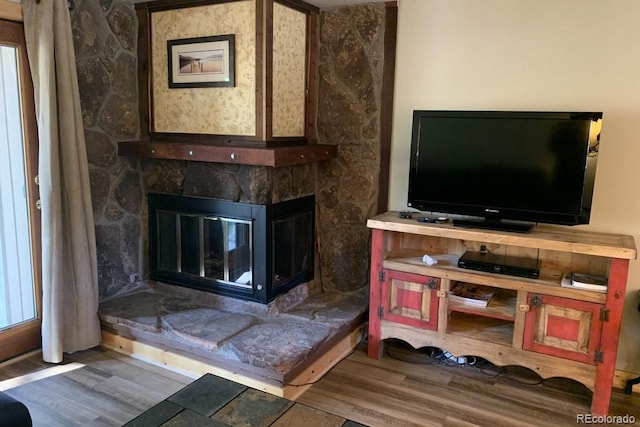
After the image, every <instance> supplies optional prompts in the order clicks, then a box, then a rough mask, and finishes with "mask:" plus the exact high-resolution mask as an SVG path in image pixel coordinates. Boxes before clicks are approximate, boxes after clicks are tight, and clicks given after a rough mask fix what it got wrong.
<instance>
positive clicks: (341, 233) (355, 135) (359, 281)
mask: <svg viewBox="0 0 640 427" xmlns="http://www.w3.org/2000/svg"><path fill="white" fill-rule="evenodd" d="M384 15H385V6H384V4H365V5H359V6H349V7H340V8H336V9H326V10H323V11H321V16H320V50H319V58H318V62H319V91H318V93H319V99H318V118H317V129H318V142H319V143H322V144H340V156H339V158H338V159H336V160H332V161H330V162H324V163H321V164H320V165H319V178H318V184H319V192H318V203H319V211H320V215H319V228H320V232H319V233H318V234H319V235H320V236H321V238H322V240H321V242H320V244H321V245H320V259H321V267H322V268H321V273H322V276H323V283H324V284H325V286H327V287H334V288H336V289H340V290H349V289H354V288H357V287H361V286H364V285H366V284H367V283H368V271H369V269H368V266H369V235H370V233H369V230H368V229H367V227H366V221H367V218H368V217H370V216H372V215H374V214H376V213H377V197H378V174H379V167H380V166H379V165H380V102H381V101H380V100H381V90H382V68H383V65H384V58H383V53H384V45H383V42H384Z"/></svg>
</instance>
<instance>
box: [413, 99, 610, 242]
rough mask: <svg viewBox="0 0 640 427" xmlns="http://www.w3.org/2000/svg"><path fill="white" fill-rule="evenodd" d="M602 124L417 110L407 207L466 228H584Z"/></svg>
mask: <svg viewBox="0 0 640 427" xmlns="http://www.w3.org/2000/svg"><path fill="white" fill-rule="evenodd" d="M601 126H602V113H598V112H532V111H432V110H428V111H427V110H416V111H414V113H413V129H412V130H413V132H412V137H411V161H410V173H409V192H408V206H409V207H412V208H414V209H418V210H420V211H429V212H435V213H448V214H455V215H454V216H455V218H454V221H453V223H454V225H458V226H466V227H480V228H488V229H498V230H511V231H519V232H527V231H528V230H529V229H530V228H531V226H532V225H534V224H535V223H553V224H565V225H576V224H587V223H588V222H589V216H590V213H591V199H592V195H593V183H594V179H595V168H596V163H597V155H598V148H599V140H600V128H601ZM460 217H462V218H460ZM469 217H472V218H469ZM473 217H475V218H473Z"/></svg>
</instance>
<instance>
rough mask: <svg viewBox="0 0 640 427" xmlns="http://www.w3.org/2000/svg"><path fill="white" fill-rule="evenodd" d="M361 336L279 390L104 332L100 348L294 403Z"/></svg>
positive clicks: (358, 330)
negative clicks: (217, 379) (226, 382)
mask: <svg viewBox="0 0 640 427" xmlns="http://www.w3.org/2000/svg"><path fill="white" fill-rule="evenodd" d="M363 334H364V325H360V326H358V327H357V328H355V329H354V330H353V331H352V332H351V333H350V334H349V335H347V336H346V337H344V338H343V339H342V340H340V341H339V342H338V343H337V344H336V345H334V346H333V347H332V348H330V349H329V350H328V351H327V352H326V353H325V354H323V355H322V356H321V357H319V358H318V360H316V361H315V362H314V363H312V364H311V365H309V366H308V367H307V368H306V369H305V370H303V371H302V372H301V373H300V374H299V375H298V376H296V377H295V378H294V379H293V380H292V381H291V382H290V383H289V384H284V385H282V386H281V385H276V384H273V383H270V382H267V381H262V380H259V379H256V378H252V377H249V376H246V375H242V374H239V373H237V372H234V371H232V370H229V369H224V368H220V367H216V366H213V365H210V364H208V363H205V362H202V361H200V360H196V359H192V358H189V357H188V356H184V355H180V354H177V353H175V352H172V351H168V350H164V349H162V348H160V347H156V346H153V345H149V344H145V343H141V342H138V341H135V340H132V339H129V338H125V337H123V336H120V335H116V334H114V333H111V332H108V331H104V330H103V331H102V342H101V343H100V345H101V346H102V347H104V348H107V349H109V350H113V351H116V352H118V353H122V354H126V355H128V356H131V357H134V358H136V359H140V360H144V361H146V362H149V363H152V364H155V365H159V366H164V367H166V368H168V369H171V370H174V371H177V372H182V373H185V374H186V375H189V376H193V377H200V376H202V375H204V374H205V373H210V374H213V375H217V376H219V377H222V378H226V379H228V380H230V381H234V382H237V383H239V384H243V385H246V386H248V387H251V388H255V389H257V390H261V391H264V392H266V393H269V394H273V395H275V396H278V397H284V398H285V399H289V400H295V399H297V398H298V397H299V396H300V395H302V393H304V392H305V391H306V390H307V389H308V388H309V387H311V386H312V385H313V384H314V383H315V382H317V381H319V380H320V379H321V378H322V377H323V376H324V374H326V373H327V372H328V371H329V370H330V369H331V368H333V367H334V366H335V365H336V364H337V363H338V362H340V361H341V360H342V359H344V358H345V357H347V356H348V355H349V354H350V353H351V352H352V351H353V350H354V349H355V348H356V346H357V345H358V343H359V342H360V340H361V338H362V336H363Z"/></svg>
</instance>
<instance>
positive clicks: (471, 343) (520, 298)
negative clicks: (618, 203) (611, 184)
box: [367, 212, 636, 415]
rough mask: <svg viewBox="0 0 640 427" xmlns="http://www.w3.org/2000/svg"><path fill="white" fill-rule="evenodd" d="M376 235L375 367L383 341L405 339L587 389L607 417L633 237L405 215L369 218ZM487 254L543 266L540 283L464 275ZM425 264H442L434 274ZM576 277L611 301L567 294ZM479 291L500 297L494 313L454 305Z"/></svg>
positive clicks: (372, 295) (372, 296) (490, 308)
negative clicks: (597, 280)
mask: <svg viewBox="0 0 640 427" xmlns="http://www.w3.org/2000/svg"><path fill="white" fill-rule="evenodd" d="M367 226H368V227H369V228H370V229H371V279H370V287H369V337H368V340H369V357H372V358H379V357H380V356H381V355H382V350H383V345H384V340H385V339H387V338H397V339H401V340H403V341H405V342H407V343H409V344H411V346H413V347H414V348H416V349H417V348H421V347H438V348H441V349H444V350H446V351H448V352H450V353H451V354H453V355H455V356H462V355H468V356H471V355H473V356H479V357H483V358H485V359H487V360H489V361H491V362H492V363H494V364H496V365H499V366H507V365H519V366H524V367H527V368H529V369H531V370H532V371H534V372H536V373H537V374H538V375H540V377H541V378H543V379H546V378H551V377H566V378H571V379H573V380H575V381H578V382H581V383H582V384H584V385H585V386H586V387H588V388H589V389H590V390H592V391H593V398H592V401H591V413H592V414H595V415H607V412H608V409H609V400H610V398H611V392H612V385H613V379H614V374H615V364H616V355H617V351H618V340H619V334H620V326H621V321H622V309H623V306H624V298H625V292H626V286H627V273H628V269H629V260H631V259H635V258H636V247H635V242H634V239H633V237H632V236H627V235H619V234H605V233H593V232H585V231H584V230H578V229H576V228H575V227H559V226H555V227H554V226H548V225H538V226H536V227H535V228H534V229H533V230H532V231H531V232H530V233H528V234H521V233H506V232H497V231H487V230H478V229H472V228H459V227H454V226H452V225H451V224H450V223H443V224H434V223H421V222H417V221H415V220H411V219H404V218H398V212H387V213H384V214H382V215H378V216H376V217H373V218H370V219H369V220H368V222H367ZM483 246H484V247H486V249H487V250H488V251H489V252H490V253H491V254H495V255H497V256H498V255H504V256H505V257H519V258H527V259H532V260H535V259H537V260H538V263H539V275H538V277H535V278H533V277H518V276H511V275H504V274H495V273H493V272H488V271H477V270H469V269H463V268H459V267H458V259H459V258H460V256H461V255H462V254H463V253H464V252H465V251H473V252H478V251H481V248H482V247H483ZM425 254H427V255H429V256H430V257H432V258H434V259H435V260H437V261H438V262H437V263H436V264H433V265H427V264H425V263H424V262H423V256H424V255H425ZM570 272H580V273H587V274H593V275H597V276H604V277H607V278H608V284H607V291H606V292H599V291H592V290H584V289H578V288H572V287H565V286H562V285H561V280H562V277H563V276H564V275H565V274H567V273H570ZM458 285H459V286H458ZM474 286H481V287H482V288H483V289H484V290H483V291H482V293H484V295H490V296H491V298H490V299H489V302H488V304H486V305H485V306H479V305H478V304H477V302H476V301H471V302H469V301H464V299H462V301H461V299H460V298H459V297H460V296H464V295H460V294H458V298H451V297H450V295H452V294H454V293H455V289H460V288H470V287H474ZM487 290H488V291H487ZM434 393H437V390H436V391H434ZM585 412H587V408H585Z"/></svg>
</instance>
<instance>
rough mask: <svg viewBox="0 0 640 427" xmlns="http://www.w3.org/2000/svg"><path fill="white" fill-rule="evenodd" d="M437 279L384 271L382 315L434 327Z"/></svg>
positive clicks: (386, 317)
mask: <svg viewBox="0 0 640 427" xmlns="http://www.w3.org/2000/svg"><path fill="white" fill-rule="evenodd" d="M439 285H440V280H439V279H436V278H433V277H428V276H420V275H417V274H409V273H403V272H399V271H394V270H385V279H384V282H383V284H382V309H383V310H382V316H383V317H382V318H383V319H385V320H390V321H393V322H398V323H402V324H405V325H409V326H415V327H418V328H424V329H432V330H436V329H437V327H438V304H439V300H438V297H437V296H436V292H437V290H438V287H439Z"/></svg>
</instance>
